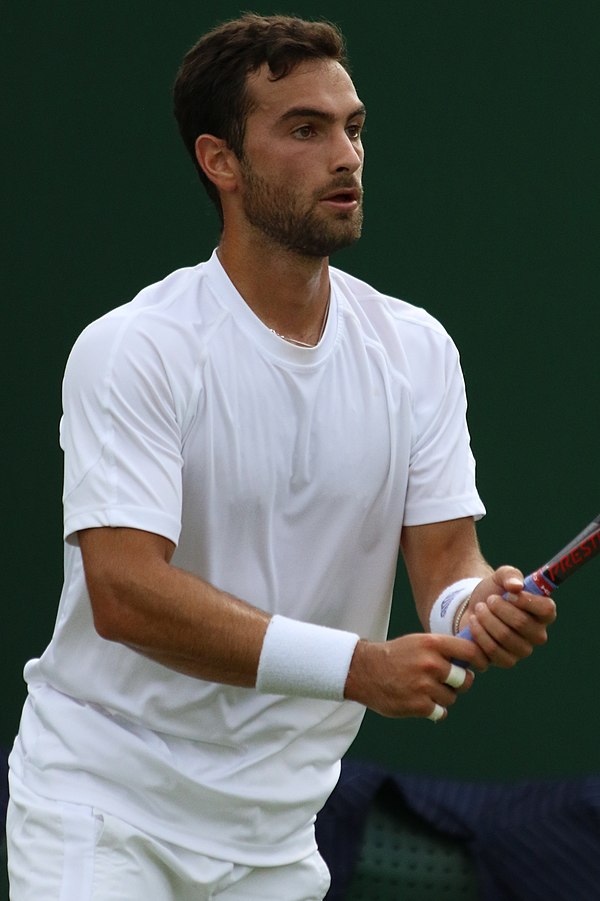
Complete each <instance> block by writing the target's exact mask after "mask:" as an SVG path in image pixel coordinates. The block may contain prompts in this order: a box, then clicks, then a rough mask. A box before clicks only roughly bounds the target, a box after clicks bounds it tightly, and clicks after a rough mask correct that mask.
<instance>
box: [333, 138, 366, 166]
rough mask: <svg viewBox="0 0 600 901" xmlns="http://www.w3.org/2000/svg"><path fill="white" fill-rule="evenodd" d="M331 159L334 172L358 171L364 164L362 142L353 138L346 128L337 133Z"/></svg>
mask: <svg viewBox="0 0 600 901" xmlns="http://www.w3.org/2000/svg"><path fill="white" fill-rule="evenodd" d="M331 160H332V166H331V168H332V171H334V172H351V173H352V172H356V171H357V170H358V169H360V168H361V167H362V164H363V148H362V144H361V143H360V141H356V140H352V138H351V137H350V136H349V135H348V134H347V133H346V131H345V130H344V131H342V132H338V133H336V135H335V138H334V142H333V152H332V157H331Z"/></svg>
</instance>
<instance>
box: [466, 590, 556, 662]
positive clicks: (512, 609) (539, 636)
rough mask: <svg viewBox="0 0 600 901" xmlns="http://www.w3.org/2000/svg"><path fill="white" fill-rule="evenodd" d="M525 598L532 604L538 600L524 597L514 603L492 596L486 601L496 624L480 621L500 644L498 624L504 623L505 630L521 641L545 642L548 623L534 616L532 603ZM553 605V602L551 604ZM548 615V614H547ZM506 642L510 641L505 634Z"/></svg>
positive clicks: (545, 599) (547, 608) (500, 632)
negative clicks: (510, 631)
mask: <svg viewBox="0 0 600 901" xmlns="http://www.w3.org/2000/svg"><path fill="white" fill-rule="evenodd" d="M527 598H531V599H532V601H533V602H536V601H538V600H540V599H539V598H537V597H536V596H535V595H526V596H525V599H523V598H518V600H517V601H516V602H514V603H513V602H512V601H504V600H503V599H502V598H499V597H497V596H494V595H492V596H491V597H490V598H488V600H487V607H488V609H489V610H490V611H491V613H492V614H493V616H494V617H496V620H497V624H496V626H494V624H493V622H492V621H491V620H489V622H488V620H487V619H484V618H483V617H482V621H483V622H484V625H485V626H486V628H488V631H490V633H491V634H492V635H493V636H494V638H496V639H497V640H499V641H500V643H501V644H504V640H503V632H502V631H501V629H500V627H499V626H498V623H499V622H502V623H504V625H505V626H506V628H507V629H510V630H512V632H513V633H515V635H516V636H517V638H518V639H521V641H525V642H528V643H530V644H532V645H539V644H544V643H545V642H546V640H547V637H548V636H547V631H546V626H547V625H549V622H546V621H545V619H543V618H542V617H540V616H537V615H536V614H535V611H534V610H533V609H532V603H530V602H529V600H527ZM543 600H544V601H547V600H549V599H548V598H544V599H543ZM552 604H554V602H552ZM543 606H544V609H545V610H547V611H549V610H550V608H549V607H548V606H547V605H546V604H544V605H543ZM549 615H550V614H549ZM505 638H506V639H507V640H509V641H510V640H511V636H510V635H509V634H507V635H506V636H505ZM514 649H515V650H517V646H516V645H515V648H514Z"/></svg>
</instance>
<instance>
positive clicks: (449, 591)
mask: <svg viewBox="0 0 600 901" xmlns="http://www.w3.org/2000/svg"><path fill="white" fill-rule="evenodd" d="M480 582H481V578H480V577H479V578H473V579H460V580H459V581H458V582H453V583H452V585H448V587H447V588H444V590H443V591H442V593H441V594H440V596H439V597H438V598H437V599H436V601H435V603H434V605H433V607H432V608H431V613H430V614H429V628H430V629H431V631H432V632H441V633H444V634H445V635H453V634H454V631H453V629H452V626H453V623H454V617H455V615H456V612H457V610H458V608H459V607H460V605H461V604H462V602H463V601H464V600H466V599H467V598H468V597H470V596H471V595H472V594H473V591H474V589H475V587H476V586H477V585H479V583H480Z"/></svg>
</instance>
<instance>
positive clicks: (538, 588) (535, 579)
mask: <svg viewBox="0 0 600 901" xmlns="http://www.w3.org/2000/svg"><path fill="white" fill-rule="evenodd" d="M553 588H556V585H554V584H553V583H552V582H550V580H549V579H548V576H547V575H544V576H542V571H541V570H539V569H538V570H536V571H535V572H532V573H529V575H528V576H525V578H524V579H523V591H528V592H529V593H530V594H540V595H546V597H548V595H550V593H551V591H552V589H553ZM502 597H503V598H504V599H505V600H508V598H509V593H508V592H507V593H506V594H503V595H502ZM456 637H457V638H466V639H467V641H473V633H472V632H471V630H470V628H469V627H468V626H465V628H464V629H461V630H460V632H458V633H457V635H456ZM452 662H453V663H455V664H456V665H457V666H463V667H466V666H468V664H467V663H465V661H464V660H453V661H452Z"/></svg>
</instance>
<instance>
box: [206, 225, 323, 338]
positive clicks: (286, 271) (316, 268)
mask: <svg viewBox="0 0 600 901" xmlns="http://www.w3.org/2000/svg"><path fill="white" fill-rule="evenodd" d="M217 252H218V255H219V260H220V261H221V265H222V266H223V268H224V269H225V271H226V273H227V275H228V276H229V278H230V279H231V281H232V282H233V284H234V285H235V287H236V288H237V290H238V291H239V293H240V294H241V296H242V297H243V299H244V300H245V302H246V303H247V304H248V306H249V307H250V309H251V310H252V311H253V312H254V313H255V314H256V315H257V316H258V317H259V319H261V320H262V321H263V322H264V323H265V325H266V326H267V327H268V328H270V329H272V330H273V331H274V332H276V334H278V335H279V336H280V337H282V338H285V339H287V340H289V341H293V342H295V343H300V344H301V345H306V346H309V347H311V346H313V345H315V344H317V342H318V341H319V338H320V337H321V334H322V332H323V328H324V325H325V319H326V315H327V306H328V302H329V261H328V260H327V258H324V259H318V258H310V257H303V256H300V255H299V254H295V253H292V252H291V251H286V250H284V249H282V248H277V247H273V246H265V244H264V242H260V243H255V244H253V245H252V244H250V243H248V245H247V246H244V247H242V246H240V244H239V242H234V241H232V240H231V239H230V238H229V236H227V234H226V232H225V231H224V232H223V236H222V239H221V242H220V244H219V248H218V251H217Z"/></svg>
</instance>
